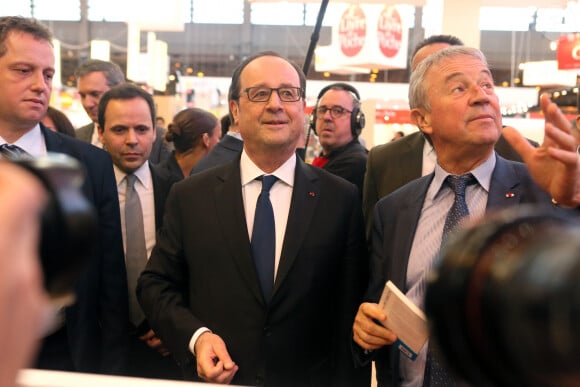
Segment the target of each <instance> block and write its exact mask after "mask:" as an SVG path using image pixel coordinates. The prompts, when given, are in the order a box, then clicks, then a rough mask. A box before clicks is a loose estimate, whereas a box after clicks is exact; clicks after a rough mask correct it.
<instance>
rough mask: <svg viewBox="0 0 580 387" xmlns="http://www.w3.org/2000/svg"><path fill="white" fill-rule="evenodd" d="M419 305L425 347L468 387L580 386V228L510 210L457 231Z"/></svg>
mask: <svg viewBox="0 0 580 387" xmlns="http://www.w3.org/2000/svg"><path fill="white" fill-rule="evenodd" d="M439 262H440V263H439V265H438V267H437V268H436V270H435V271H434V273H433V275H432V276H431V277H430V279H429V282H428V287H427V294H426V299H425V305H426V312H427V315H428V317H429V322H430V328H431V340H434V341H435V342H434V344H435V345H436V347H437V348H438V349H439V350H440V351H441V352H442V353H443V355H444V358H445V359H446V361H447V364H448V366H449V367H450V368H451V369H454V370H455V371H456V373H457V374H458V375H460V376H461V377H463V378H464V379H465V380H466V381H468V382H470V383H472V384H473V385H475V386H570V385H574V386H578V385H580V222H579V221H578V219H577V218H574V217H572V216H566V215H565V214H558V213H554V212H545V211H542V210H538V209H535V208H526V207H523V208H519V209H515V210H509V211H507V212H500V213H497V214H495V215H493V216H491V217H488V218H486V219H485V220H484V221H483V222H481V223H480V224H478V225H475V226H473V227H470V228H468V229H465V230H462V231H460V232H459V233H458V234H456V235H454V236H453V239H450V240H449V243H448V244H447V245H446V246H445V248H444V249H443V250H442V252H441V257H440V261H439Z"/></svg>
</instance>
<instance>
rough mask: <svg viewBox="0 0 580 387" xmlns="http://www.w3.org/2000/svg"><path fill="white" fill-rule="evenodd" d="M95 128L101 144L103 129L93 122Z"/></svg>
mask: <svg viewBox="0 0 580 387" xmlns="http://www.w3.org/2000/svg"><path fill="white" fill-rule="evenodd" d="M95 128H96V129H97V134H98V135H99V141H100V142H101V144H103V134H104V133H105V131H104V130H103V129H102V128H101V125H99V124H97V123H95Z"/></svg>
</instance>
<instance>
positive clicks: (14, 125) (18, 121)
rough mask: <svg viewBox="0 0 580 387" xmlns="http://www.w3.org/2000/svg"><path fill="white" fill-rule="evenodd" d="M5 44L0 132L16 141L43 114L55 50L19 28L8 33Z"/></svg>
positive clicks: (0, 64)
mask: <svg viewBox="0 0 580 387" xmlns="http://www.w3.org/2000/svg"><path fill="white" fill-rule="evenodd" d="M5 45H6V53H5V54H4V55H3V56H1V57H0V134H1V135H2V137H4V138H5V139H6V140H8V139H9V138H10V137H12V139H14V140H15V139H17V138H19V137H20V136H21V135H22V134H24V133H25V132H26V131H28V130H30V129H32V128H33V127H34V126H35V125H36V124H37V123H38V122H39V121H40V120H41V119H42V117H43V116H44V115H45V114H46V109H47V108H48V103H49V100H50V92H51V90H52V78H53V76H54V72H55V70H54V52H53V48H52V46H51V45H50V43H49V42H48V41H45V40H37V39H35V38H34V37H33V36H32V35H30V34H27V33H23V32H18V31H13V32H9V33H8V36H7V37H6V40H5ZM10 133H12V134H10ZM16 133H18V134H19V135H17V136H16V138H14V137H13V136H14V135H15V134H16Z"/></svg>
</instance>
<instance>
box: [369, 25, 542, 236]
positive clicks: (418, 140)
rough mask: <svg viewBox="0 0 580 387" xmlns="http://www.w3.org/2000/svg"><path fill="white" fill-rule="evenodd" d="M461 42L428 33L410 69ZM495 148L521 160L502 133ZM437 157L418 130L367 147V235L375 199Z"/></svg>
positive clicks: (430, 169) (426, 167)
mask: <svg viewBox="0 0 580 387" xmlns="http://www.w3.org/2000/svg"><path fill="white" fill-rule="evenodd" d="M462 45H463V42H462V41H461V40H460V39H459V38H457V37H455V36H452V35H433V36H430V37H429V38H427V39H425V40H423V41H422V42H420V43H419V44H418V45H417V46H416V47H415V49H414V51H413V55H412V56H411V58H412V60H411V70H414V69H415V68H416V67H417V66H418V65H419V63H421V62H422V61H423V60H424V59H425V58H427V57H428V56H429V55H431V54H433V53H435V52H437V51H439V50H442V49H444V48H447V47H450V46H462ZM530 142H531V143H532V144H533V145H535V146H537V145H538V144H537V143H535V142H533V141H530ZM495 150H496V152H497V153H498V154H499V155H500V156H502V157H504V158H506V159H508V160H514V161H522V159H521V157H520V155H519V154H518V153H517V152H516V151H515V150H514V149H513V148H512V147H511V146H510V145H509V144H508V142H507V141H506V140H505V139H504V137H503V136H500V138H499V140H498V141H497V143H496V144H495ZM436 160H437V156H436V155H435V152H434V150H433V146H432V145H431V144H430V143H429V142H428V141H426V140H425V136H423V134H422V133H421V131H418V132H415V133H411V134H409V135H407V136H405V137H404V138H401V139H399V140H398V141H394V142H392V143H386V144H382V145H378V146H376V147H374V148H372V149H371V150H370V152H369V155H368V160H367V166H366V174H365V178H364V188H363V212H364V216H365V222H366V226H367V236H370V230H371V227H372V224H373V219H372V214H373V209H374V207H375V204H376V203H377V201H379V199H381V198H382V197H385V196H386V195H388V194H390V193H391V192H393V191H395V190H396V189H397V188H399V187H402V186H403V185H404V184H406V183H408V182H410V181H412V180H415V179H417V178H419V177H421V176H425V175H428V174H429V173H431V172H433V168H434V166H435V163H436Z"/></svg>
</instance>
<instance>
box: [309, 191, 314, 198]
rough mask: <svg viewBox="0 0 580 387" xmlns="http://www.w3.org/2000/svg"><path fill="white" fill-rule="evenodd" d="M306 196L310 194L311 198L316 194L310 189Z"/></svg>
mask: <svg viewBox="0 0 580 387" xmlns="http://www.w3.org/2000/svg"><path fill="white" fill-rule="evenodd" d="M308 196H310V197H311V198H313V197H315V196H316V194H315V193H314V192H312V191H310V192H308Z"/></svg>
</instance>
